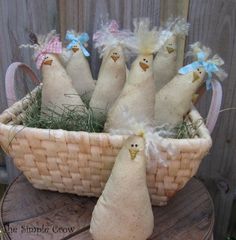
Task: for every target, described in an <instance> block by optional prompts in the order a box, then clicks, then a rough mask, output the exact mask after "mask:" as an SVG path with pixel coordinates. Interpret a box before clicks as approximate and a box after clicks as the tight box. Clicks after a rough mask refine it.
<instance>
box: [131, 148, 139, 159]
mask: <svg viewBox="0 0 236 240" xmlns="http://www.w3.org/2000/svg"><path fill="white" fill-rule="evenodd" d="M138 152H139V150H135V149H129V154H130V157H131V159H132V160H134V159H135V158H136V156H137V154H138Z"/></svg>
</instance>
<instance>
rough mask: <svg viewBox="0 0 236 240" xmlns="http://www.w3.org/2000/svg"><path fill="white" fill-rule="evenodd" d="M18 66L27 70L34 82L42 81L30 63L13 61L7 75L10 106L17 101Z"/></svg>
mask: <svg viewBox="0 0 236 240" xmlns="http://www.w3.org/2000/svg"><path fill="white" fill-rule="evenodd" d="M18 68H20V69H22V70H23V72H25V73H26V74H27V75H28V76H29V77H30V78H31V80H32V81H33V82H34V83H36V84H39V83H40V81H39V79H38V77H37V76H36V74H35V73H34V71H33V70H32V69H31V68H30V67H29V66H28V65H26V64H24V63H21V62H14V63H12V64H11V65H10V66H9V67H8V69H7V72H6V75H5V89H6V97H7V104H8V107H9V106H11V105H12V104H13V103H15V102H16V100H17V98H16V93H15V75H16V71H17V69H18Z"/></svg>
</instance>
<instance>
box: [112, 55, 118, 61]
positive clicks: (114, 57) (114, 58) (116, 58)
mask: <svg viewBox="0 0 236 240" xmlns="http://www.w3.org/2000/svg"><path fill="white" fill-rule="evenodd" d="M111 58H112V60H113V61H114V62H116V61H117V60H118V59H119V58H120V57H119V56H113V55H112V56H111Z"/></svg>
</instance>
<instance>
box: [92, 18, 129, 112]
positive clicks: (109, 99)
mask: <svg viewBox="0 0 236 240" xmlns="http://www.w3.org/2000/svg"><path fill="white" fill-rule="evenodd" d="M129 35H130V33H129V32H127V31H120V30H119V29H118V25H117V23H116V21H114V20H113V21H111V23H110V24H106V25H104V26H103V27H102V29H101V30H99V31H98V32H96V33H95V34H94V37H93V38H94V41H95V47H97V48H99V50H100V52H101V56H103V60H102V64H101V67H100V70H99V74H98V79H97V82H96V87H95V90H94V92H93V95H92V98H91V101H90V107H91V108H92V109H93V112H94V113H95V114H97V115H100V114H102V115H106V113H107V111H108V109H109V108H110V107H111V106H112V105H113V103H114V102H115V100H116V99H117V97H118V96H119V95H120V92H121V90H122V88H123V86H124V83H125V81H126V64H125V56H124V48H123V42H124V40H125V39H126V38H127V37H128V36H129Z"/></svg>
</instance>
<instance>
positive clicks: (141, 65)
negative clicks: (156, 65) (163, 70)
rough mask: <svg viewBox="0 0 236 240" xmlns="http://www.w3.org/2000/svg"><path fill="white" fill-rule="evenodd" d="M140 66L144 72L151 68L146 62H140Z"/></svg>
mask: <svg viewBox="0 0 236 240" xmlns="http://www.w3.org/2000/svg"><path fill="white" fill-rule="evenodd" d="M139 66H140V67H141V68H142V69H143V71H144V72H146V70H147V69H148V68H149V66H148V65H147V64H146V63H144V62H139Z"/></svg>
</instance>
